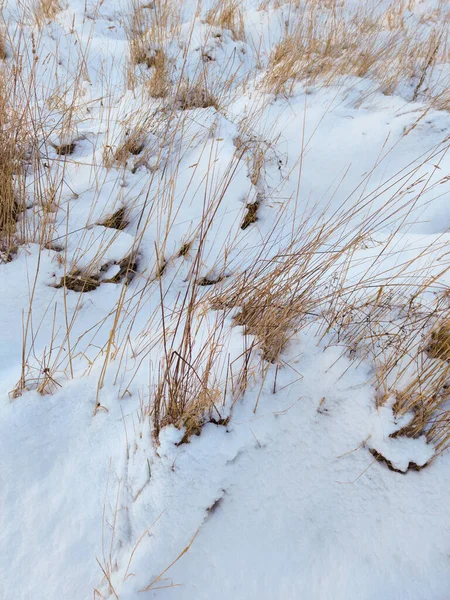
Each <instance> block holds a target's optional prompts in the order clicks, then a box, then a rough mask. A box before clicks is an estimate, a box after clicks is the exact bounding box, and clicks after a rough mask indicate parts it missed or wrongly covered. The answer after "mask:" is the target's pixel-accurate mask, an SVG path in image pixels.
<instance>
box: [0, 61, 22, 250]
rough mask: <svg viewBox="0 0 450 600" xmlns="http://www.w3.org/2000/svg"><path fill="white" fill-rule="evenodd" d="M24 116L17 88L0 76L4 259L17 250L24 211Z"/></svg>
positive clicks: (0, 201)
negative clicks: (16, 103)
mask: <svg viewBox="0 0 450 600" xmlns="http://www.w3.org/2000/svg"><path fill="white" fill-rule="evenodd" d="M23 118H24V115H23V114H21V112H20V107H17V106H15V103H14V87H13V85H12V82H11V81H10V80H9V79H8V78H7V74H6V73H1V74H0V243H1V252H2V256H3V257H4V256H10V253H11V250H12V249H13V248H14V247H15V246H16V230H17V221H18V218H19V214H20V212H21V211H22V210H23V209H24V207H25V189H24V184H25V150H26V142H25V140H26V137H27V136H26V134H25V129H24V122H23Z"/></svg>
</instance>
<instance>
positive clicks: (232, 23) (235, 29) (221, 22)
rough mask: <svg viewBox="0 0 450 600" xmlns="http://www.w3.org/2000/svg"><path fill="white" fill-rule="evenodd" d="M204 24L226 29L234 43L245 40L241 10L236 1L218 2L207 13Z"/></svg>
mask: <svg viewBox="0 0 450 600" xmlns="http://www.w3.org/2000/svg"><path fill="white" fill-rule="evenodd" d="M205 21H206V23H208V25H211V26H212V27H217V28H220V29H226V30H228V31H230V32H231V35H232V37H233V39H234V40H236V41H243V40H245V25H244V17H243V13H242V10H241V8H240V6H239V2H236V0H219V1H218V2H216V4H215V6H214V7H213V8H212V9H211V10H209V11H208V13H207V15H206V18H205Z"/></svg>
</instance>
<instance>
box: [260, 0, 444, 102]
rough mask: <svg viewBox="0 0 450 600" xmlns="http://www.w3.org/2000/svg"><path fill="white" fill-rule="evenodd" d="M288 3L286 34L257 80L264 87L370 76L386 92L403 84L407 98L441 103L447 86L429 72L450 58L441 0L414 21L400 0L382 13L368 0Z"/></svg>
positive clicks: (283, 89)
mask: <svg viewBox="0 0 450 600" xmlns="http://www.w3.org/2000/svg"><path fill="white" fill-rule="evenodd" d="M267 4H269V3H267ZM275 5H276V3H275ZM291 6H292V9H291V11H290V17H289V20H288V21H287V22H286V30H285V33H284V35H283V36H282V37H281V39H280V40H279V41H278V43H277V44H276V45H275V46H274V47H273V49H272V50H271V52H270V56H269V60H268V65H267V71H266V76H265V78H264V82H263V86H264V88H265V89H266V90H267V91H268V92H271V93H273V94H275V95H276V96H279V95H287V96H289V95H291V94H292V92H293V89H294V86H295V84H296V82H298V81H302V82H303V83H304V84H305V85H330V84H333V83H334V82H336V81H338V80H340V79H342V78H343V77H348V76H356V77H360V78H365V79H371V80H373V81H374V82H375V83H376V85H377V86H378V89H379V90H381V91H382V92H383V93H385V94H392V93H394V92H395V90H396V89H397V88H398V86H399V85H400V84H404V83H405V82H407V83H408V84H409V86H410V89H411V98H410V99H412V100H416V99H417V98H418V97H419V96H420V94H421V93H423V94H424V95H425V96H426V97H427V98H429V99H430V100H431V101H432V102H433V103H435V104H436V105H439V103H441V104H442V102H443V100H444V98H445V94H446V90H445V86H442V85H441V84H440V83H439V82H438V81H437V80H436V82H434V81H432V79H431V77H432V75H433V70H434V67H435V66H436V65H437V64H439V63H445V62H446V61H447V59H448V46H447V38H448V28H449V24H450V15H449V12H448V10H447V8H446V6H445V5H444V4H443V3H441V5H440V7H439V8H437V9H436V14H433V15H430V16H429V20H426V19H424V20H422V21H418V22H417V21H408V20H407V17H406V15H407V8H408V3H407V2H404V1H402V2H396V1H395V2H391V4H390V5H389V6H388V7H387V8H386V9H383V11H382V12H380V11H377V9H376V7H375V6H373V5H370V4H368V3H356V4H355V5H354V6H351V5H350V3H348V2H337V1H335V0H333V1H331V2H322V1H319V0H312V1H310V2H304V3H303V2H302V3H301V2H297V3H295V2H293V3H292V5H291Z"/></svg>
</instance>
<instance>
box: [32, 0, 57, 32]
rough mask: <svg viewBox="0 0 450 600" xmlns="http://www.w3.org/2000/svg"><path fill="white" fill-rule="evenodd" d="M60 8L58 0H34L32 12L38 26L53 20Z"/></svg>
mask: <svg viewBox="0 0 450 600" xmlns="http://www.w3.org/2000/svg"><path fill="white" fill-rule="evenodd" d="M60 10H61V4H60V2H59V0H35V3H34V6H33V12H34V18H35V20H36V23H37V25H38V27H43V26H44V25H47V24H48V23H50V22H51V21H53V19H54V18H55V17H56V15H57V14H58V13H59V12H60Z"/></svg>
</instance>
